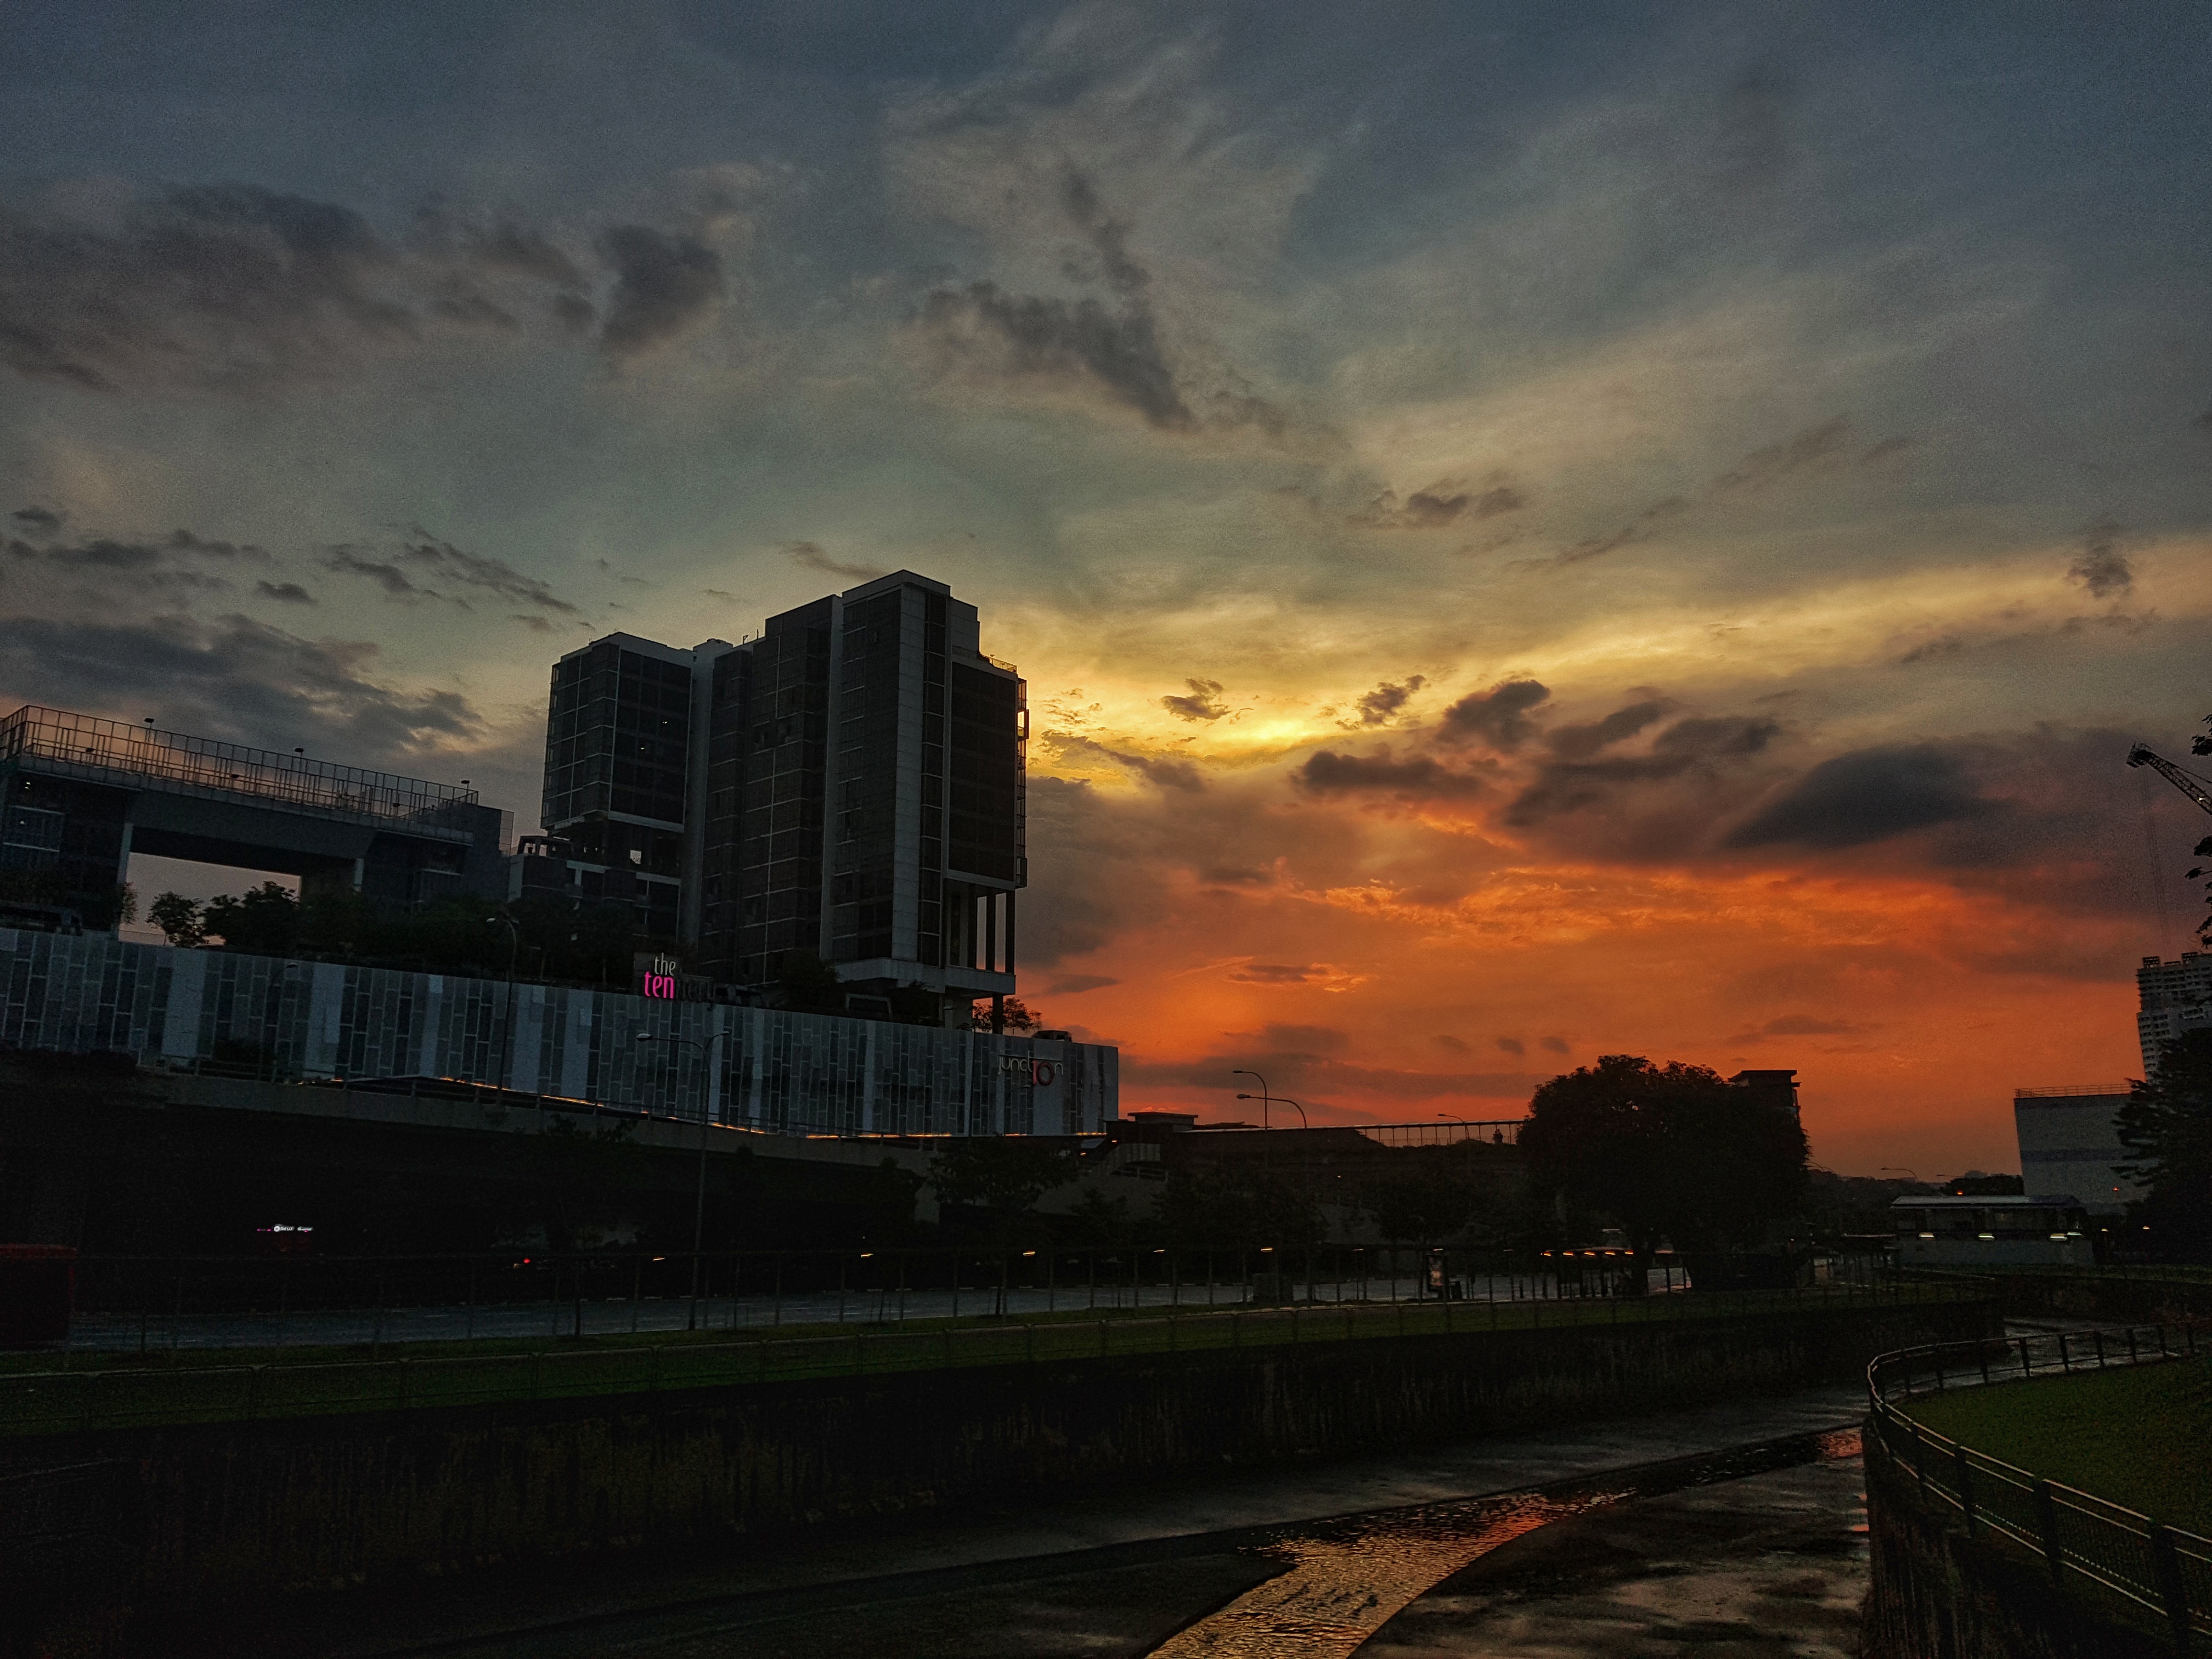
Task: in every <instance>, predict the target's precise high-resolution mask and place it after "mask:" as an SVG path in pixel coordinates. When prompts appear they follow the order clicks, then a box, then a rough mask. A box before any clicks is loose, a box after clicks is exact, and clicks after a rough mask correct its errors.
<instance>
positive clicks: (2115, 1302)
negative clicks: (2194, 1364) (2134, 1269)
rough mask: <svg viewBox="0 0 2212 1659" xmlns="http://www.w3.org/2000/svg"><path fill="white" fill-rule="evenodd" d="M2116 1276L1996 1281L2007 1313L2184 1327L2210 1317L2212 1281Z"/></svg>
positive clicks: (2010, 1276)
mask: <svg viewBox="0 0 2212 1659" xmlns="http://www.w3.org/2000/svg"><path fill="white" fill-rule="evenodd" d="M2156 1271H2157V1270H2156V1269H2155V1268H2149V1269H2145V1270H2144V1271H2143V1274H2142V1276H2140V1277H2138V1276H2135V1275H2130V1276H2129V1277H2126V1278H2122V1277H2120V1276H2119V1275H2118V1274H2117V1273H2002V1272H1999V1273H1996V1274H1994V1275H1991V1277H1994V1278H1995V1279H1996V1285H1997V1296H1998V1299H1999V1300H2000V1301H2002V1303H2003V1304H2004V1310H2005V1311H2006V1312H2007V1313H2008V1314H2025V1315H2030V1316H2033V1315H2036V1314H2058V1315H2062V1316H2065V1317H2067V1318H2069V1319H2094V1320H2100V1321H2102V1322H2106V1323H2108V1324H2113V1325H2155V1324H2160V1323H2163V1324H2168V1325H2179V1324H2186V1323H2189V1322H2192V1321H2196V1320H2205V1319H2212V1282H2208V1281H2205V1280H2201V1279H2197V1280H2191V1279H2158V1278H2155V1277H2152V1276H2151V1275H2152V1274H2154V1273H2156Z"/></svg>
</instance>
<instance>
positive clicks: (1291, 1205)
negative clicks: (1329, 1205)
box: [1158, 1158, 1328, 1250]
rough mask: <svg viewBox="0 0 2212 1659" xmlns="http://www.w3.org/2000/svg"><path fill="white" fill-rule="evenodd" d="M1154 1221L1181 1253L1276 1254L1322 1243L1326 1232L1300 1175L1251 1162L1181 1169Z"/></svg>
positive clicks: (1164, 1194) (1170, 1182) (1174, 1173)
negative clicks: (1258, 1251) (1256, 1251)
mask: <svg viewBox="0 0 2212 1659" xmlns="http://www.w3.org/2000/svg"><path fill="white" fill-rule="evenodd" d="M1158 1220H1159V1223H1160V1227H1161V1230H1162V1231H1163V1232H1164V1234H1165V1235H1166V1237H1167V1239H1168V1242H1169V1243H1171V1244H1173V1245H1174V1246H1175V1247H1176V1248H1177V1249H1208V1250H1213V1249H1232V1250H1249V1249H1261V1248H1265V1247H1273V1248H1275V1249H1283V1248H1285V1247H1292V1246H1297V1247H1303V1246H1308V1245H1312V1244H1316V1243H1320V1242H1321V1239H1322V1235H1323V1234H1324V1233H1325V1232H1326V1231H1328V1228H1327V1225H1326V1223H1325V1222H1324V1220H1323V1218H1322V1212H1321V1206H1320V1204H1319V1203H1318V1202H1317V1201H1316V1199H1315V1197H1314V1195H1313V1189H1312V1188H1311V1187H1310V1185H1309V1184H1308V1183H1307V1182H1306V1181H1305V1180H1304V1176H1303V1172H1301V1173H1299V1174H1297V1175H1293V1174H1291V1173H1289V1172H1285V1171H1280V1170H1274V1169H1272V1168H1269V1167H1267V1166H1266V1165H1264V1164H1260V1163H1258V1162H1257V1161H1255V1160H1249V1159H1244V1158H1238V1159H1236V1160H1234V1161H1231V1160H1229V1159H1224V1160H1223V1161H1221V1162H1220V1163H1218V1164H1200V1163H1197V1162H1190V1163H1185V1164H1181V1165H1179V1166H1178V1167H1176V1169H1175V1170H1173V1171H1172V1172H1171V1173H1170V1175H1169V1176H1168V1180H1167V1187H1166V1189H1165V1190H1164V1191H1163V1192H1162V1193H1161V1194H1160V1195H1159V1198H1158Z"/></svg>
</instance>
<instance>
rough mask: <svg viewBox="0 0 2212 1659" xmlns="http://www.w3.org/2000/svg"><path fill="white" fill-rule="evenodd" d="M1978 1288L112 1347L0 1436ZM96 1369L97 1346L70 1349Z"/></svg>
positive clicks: (17, 1397)
mask: <svg viewBox="0 0 2212 1659" xmlns="http://www.w3.org/2000/svg"><path fill="white" fill-rule="evenodd" d="M1980 1294H1981V1293H1980V1291H1978V1290H1976V1289H1972V1288H1969V1287H1966V1286H1949V1285H1902V1286H1899V1285H1892V1286H1887V1287H1884V1288H1883V1289H1882V1290H1881V1292H1880V1293H1879V1295H1878V1296H1877V1295H1875V1294H1870V1293H1868V1292H1865V1291H1858V1292H1852V1291H1848V1290H1846V1289H1843V1288H1838V1290H1836V1291H1833V1292H1832V1293H1830V1294H1826V1295H1824V1294H1823V1293H1822V1292H1820V1291H1806V1292H1797V1293H1793V1292H1790V1291H1724V1292H1717V1293H1712V1294H1704V1295H1693V1296H1675V1297H1650V1298H1644V1299H1635V1300H1614V1301H1604V1300H1590V1301H1580V1302H1577V1301H1569V1302H1520V1303H1494V1304H1485V1303H1457V1304H1452V1303H1419V1304H1411V1303H1399V1304H1389V1303H1382V1304H1319V1305H1311V1306H1307V1307H1302V1308H1297V1309H1290V1308H1279V1309H1252V1310H1241V1311H1237V1312H1233V1313H1232V1312H1227V1311H1222V1312H1214V1313H1203V1312H1190V1313H1186V1314H1183V1315H1182V1316H1173V1317H1162V1316H1160V1314H1159V1311H1158V1310H1121V1311H1120V1312H1118V1313H1110V1312H1103V1311H1102V1312H1099V1313H1091V1312H1088V1311H1085V1312H1082V1313H1070V1314H1064V1315H1046V1316H1029V1317H1020V1318H1009V1319H963V1320H959V1321H953V1320H950V1319H937V1320H927V1321H924V1320H914V1321H908V1322H905V1323H903V1324H890V1325H849V1324H848V1325H843V1326H838V1325H829V1326H816V1327H812V1328H798V1329H794V1328H792V1327H788V1326H787V1327H784V1328H781V1330H772V1331H768V1332H753V1333H744V1334H733V1333H729V1332H720V1331H714V1332H707V1331H702V1332H692V1333H670V1334H658V1333H655V1334H640V1335H638V1336H635V1337H632V1336H629V1335H616V1336H590V1337H585V1338H581V1339H576V1338H567V1339H561V1340H556V1341H551V1342H549V1341H547V1340H544V1339H536V1340H532V1339H528V1338H523V1339H498V1340H483V1341H477V1342H435V1343H417V1344H412V1345H409V1346H404V1347H402V1346H392V1345H387V1346H384V1347H382V1348H380V1349H378V1350H375V1351H374V1352H372V1351H371V1350H370V1349H368V1347H366V1346H362V1347H355V1348H349V1349H315V1348H269V1349H259V1350H251V1349H248V1350H228V1351H207V1350H201V1351H191V1350H186V1351H181V1352H174V1353H156V1354H153V1355H149V1356H147V1357H146V1358H144V1359H141V1358H139V1357H138V1356H136V1355H115V1356H112V1357H110V1356H102V1357H101V1358H102V1360H103V1361H106V1360H107V1359H109V1358H112V1360H113V1361H115V1362H116V1363H102V1364H100V1365H98V1367H97V1368H90V1367H86V1366H83V1365H82V1364H75V1363H73V1364H72V1365H71V1367H70V1369H67V1370H61V1369H56V1368H55V1363H54V1362H55V1359H56V1358H58V1356H52V1355H47V1356H40V1357H33V1356H21V1357H20V1358H43V1359H44V1361H45V1364H46V1369H45V1370H40V1371H25V1370H14V1371H13V1372H12V1374H0V1437H14V1436H21V1435H37V1434H53V1433H64V1432H69V1431H82V1430H87V1429H100V1428H124V1427H142V1426H149V1425H159V1424H182V1423H210V1422H228V1421H241V1420H253V1419H268V1418H289V1417H305V1416H325V1415H333V1414H337V1413H348V1412H363V1411H392V1410H405V1409H411V1408H419V1407H436V1406H447V1407H450V1406H468V1405H484V1404H491V1403H496V1402H499V1401H521V1400H536V1399H555V1398H584V1397H598V1396H606V1395H622V1394H636V1393H653V1392H659V1391H661V1390H674V1389H702V1388H726V1387H730V1386H733V1385H737V1386H743V1385H748V1384H761V1383H779V1382H789V1381H796V1380H799V1379H803V1378H808V1377H819V1376H869V1375H882V1374H887V1373H895V1372H902V1371H906V1372H911V1371H923V1370H947V1369H953V1368H958V1367H967V1366H979V1365H1019V1364H1036V1363H1039V1362H1054V1363H1065V1362H1067V1361H1073V1360H1084V1359H1099V1358H1116V1357H1121V1356H1128V1355H1138V1354H1147V1353H1176V1352H1203V1351H1207V1350H1213V1351H1234V1350H1240V1349H1244V1348H1276V1347H1287V1346H1303V1345H1306V1344H1312V1343H1324V1342H1342V1341H1351V1340H1392V1339H1395V1338H1397V1337H1400V1336H1431V1335H1444V1334H1479V1333H1486V1332H1491V1331H1498V1332H1506V1331H1518V1330H1528V1329H1552V1328H1559V1327H1562V1326H1591V1325H1608V1326H1609V1325H1628V1324H1645V1323H1659V1322H1674V1321H1692V1320H1713V1319H1750V1318H1771V1317H1773V1316H1777V1315H1778V1314H1787V1313H1791V1312H1799V1311H1802V1312H1808V1313H1817V1312H1819V1311H1820V1310H1821V1309H1822V1308H1824V1307H1829V1306H1832V1307H1836V1308H1865V1307H1872V1306H1877V1305H1879V1306H1894V1305H1898V1304H1936V1303H1947V1302H1955V1301H1966V1300H1972V1299H1978V1297H1979V1296H1980ZM72 1358H73V1361H81V1360H82V1358H83V1356H82V1355H79V1356H73V1357H72Z"/></svg>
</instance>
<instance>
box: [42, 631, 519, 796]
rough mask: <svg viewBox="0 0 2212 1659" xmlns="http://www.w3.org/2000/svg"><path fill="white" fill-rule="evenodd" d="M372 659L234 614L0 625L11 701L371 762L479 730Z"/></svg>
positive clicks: (340, 644) (464, 710) (363, 651)
mask: <svg viewBox="0 0 2212 1659" xmlns="http://www.w3.org/2000/svg"><path fill="white" fill-rule="evenodd" d="M375 656H376V647H374V646H373V645H368V644H366V643H363V642H360V641H344V640H304V639H301V638H299V637H298V636H296V635H291V634H287V633H284V632H283V630H281V629H274V628H270V627H268V626H267V625H265V624H264V623H257V622H254V621H252V619H251V618H249V617H238V616H233V617H222V618H219V619H218V620H217V621H216V622H214V623H205V624H203V623H197V622H195V621H192V620H191V619H190V618H186V617H153V618H149V619H148V620H146V621H144V622H140V623H118V624H105V623H61V622H56V621H52V620H51V619H48V618H45V617H10V618H7V619H4V620H0V684H4V685H5V686H6V687H7V688H8V689H9V690H11V691H13V692H14V693H15V694H16V695H18V696H32V697H35V698H37V699H40V700H44V701H47V702H55V703H59V704H62V705H64V706H70V707H76V708H87V709H91V710H106V709H111V708H117V707H118V706H119V705H121V704H123V703H125V702H127V703H128V705H129V707H130V708H133V709H141V708H143V709H149V710H153V711H155V712H156V714H157V718H159V719H160V720H161V722H162V724H163V725H165V726H169V727H171V728H173V729H175V730H179V731H185V732H196V733H201V734H204V735H206V736H210V737H218V738H231V739H234V740H235V741H238V742H240V743H247V744H256V745H258V746H262V747H267V748H283V747H289V746H292V745H295V744H301V743H304V742H309V741H313V742H315V743H319V744H326V745H333V744H340V743H343V744H344V745H345V746H346V748H347V749H348V750H350V751H351V752H352V753H353V754H356V755H357V756H359V757H360V758H361V759H362V761H363V762H365V763H371V764H392V763H400V762H403V761H404V758H405V757H407V756H408V755H409V754H410V753H411V752H413V751H415V750H418V749H420V748H422V746H424V745H425V744H439V743H441V742H444V741H452V740H469V739H473V738H477V736H478V735H479V734H480V733H481V732H483V720H482V719H481V718H480V717H479V716H478V714H477V711H476V710H475V709H474V708H472V707H471V705H470V703H469V702H468V700H467V699H466V698H465V697H463V696H460V695H459V694H458V693H456V692H451V691H423V692H408V691H402V690H396V689H394V688H392V687H390V686H386V685H384V684H380V683H379V682H378V681H377V680H375V679H374V678H372V677H371V675H370V672H369V670H370V667H371V665H372V664H373V663H374V659H375Z"/></svg>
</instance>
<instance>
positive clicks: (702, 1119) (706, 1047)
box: [630, 1026, 730, 1331]
mask: <svg viewBox="0 0 2212 1659" xmlns="http://www.w3.org/2000/svg"><path fill="white" fill-rule="evenodd" d="M729 1034H730V1033H729V1029H728V1027H726V1026H724V1027H722V1028H720V1029H718V1030H715V1031H714V1032H712V1033H711V1034H709V1035H708V1037H707V1039H706V1041H704V1042H701V1041H700V1040H699V1039H698V1038H697V1037H688V1036H676V1035H675V1034H674V1033H673V1032H671V1033H670V1034H669V1035H668V1036H660V1035H659V1033H657V1032H653V1031H633V1032H631V1033H630V1039H631V1041H632V1042H683V1043H689V1044H690V1046H691V1047H692V1048H696V1049H698V1050H700V1053H701V1060H702V1064H705V1065H707V1066H708V1067H709V1068H710V1069H709V1070H708V1073H707V1085H708V1086H707V1090H706V1091H705V1092H704V1093H703V1094H702V1095H701V1096H700V1097H699V1194H698V1199H697V1201H696V1203H695V1204H694V1205H693V1206H692V1210H691V1310H690V1313H689V1314H688V1315H686V1316H685V1317H684V1329H685V1330H687V1331H696V1330H697V1329H698V1328H699V1267H700V1261H701V1258H702V1256H703V1255H704V1254H705V1252H706V1239H707V1131H708V1129H709V1128H711V1127H713V1122H712V1119H713V1116H714V1073H713V1071H712V1069H711V1067H712V1065H713V1060H714V1045H715V1044H716V1043H717V1042H720V1041H721V1040H722V1039H723V1038H724V1037H726V1036H729Z"/></svg>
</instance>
